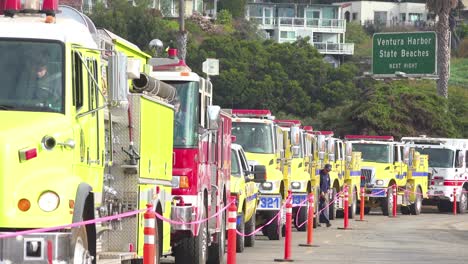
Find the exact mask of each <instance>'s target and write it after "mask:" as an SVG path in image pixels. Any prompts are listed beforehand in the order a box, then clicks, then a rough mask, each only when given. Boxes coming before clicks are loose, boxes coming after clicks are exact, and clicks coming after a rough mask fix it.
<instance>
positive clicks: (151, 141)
mask: <svg viewBox="0 0 468 264" xmlns="http://www.w3.org/2000/svg"><path fill="white" fill-rule="evenodd" d="M6 2H9V3H8V5H5V6H6V7H7V8H6V9H5V10H4V11H5V14H6V15H7V16H9V17H1V18H0V57H1V60H0V79H1V80H2V81H1V89H0V119H1V120H2V121H3V122H2V126H1V128H0V162H1V164H3V165H2V166H1V168H0V195H1V198H0V201H1V202H0V234H11V232H15V231H19V230H30V229H35V228H48V227H55V226H61V225H66V224H71V223H78V222H81V221H84V220H92V219H95V218H96V217H98V216H100V217H104V216H113V215H118V214H120V213H124V212H131V211H133V212H137V210H141V209H144V208H146V204H148V203H150V204H152V205H153V209H154V210H156V211H157V212H158V213H159V214H161V215H164V216H165V217H166V218H170V213H171V178H172V140H173V139H172V134H173V133H172V127H173V119H174V108H173V106H172V105H170V104H168V103H167V100H166V99H168V98H171V97H172V96H173V95H174V93H175V89H174V88H173V87H171V86H169V85H165V84H163V83H161V82H158V81H156V80H154V79H140V77H141V74H143V72H144V69H145V68H147V67H145V65H146V61H147V59H148V58H149V56H148V55H147V54H145V53H143V52H141V51H140V49H138V47H136V46H135V45H133V44H132V43H129V42H128V41H126V40H124V39H122V38H120V37H118V36H116V35H114V34H112V33H111V32H109V31H106V30H96V28H95V27H94V25H93V24H92V22H91V20H90V19H89V18H88V17H86V16H85V15H84V14H82V13H80V12H78V11H76V10H74V9H72V8H70V7H65V6H63V7H60V12H56V8H57V3H56V2H54V1H49V0H46V1H28V4H30V5H29V6H28V7H27V10H22V8H24V7H23V6H21V4H18V5H16V4H15V3H20V1H17V2H16V1H15V0H11V1H10V0H6ZM13 2H14V3H13ZM41 3H42V5H41ZM34 9H36V10H34ZM29 11H32V12H33V13H32V14H24V13H25V12H29ZM37 11H40V13H38V12H37ZM43 13H46V14H48V15H53V14H54V13H57V15H56V17H55V18H54V17H52V16H47V17H46V16H45V15H44V14H43ZM36 60H37V61H36ZM44 68H45V69H46V71H47V73H46V74H44V75H45V76H46V78H49V80H48V81H47V82H42V84H41V85H38V84H37V82H36V81H37V79H38V78H40V77H41V76H39V75H40V74H39V73H38V72H39V70H40V71H43V70H44ZM41 75H42V74H41ZM130 79H133V85H131V88H130V91H131V93H130V94H129V86H128V85H129V84H131V83H132V82H131V80H130ZM145 80H151V81H153V82H157V83H158V85H159V87H160V89H159V90H158V91H156V92H155V91H154V90H152V91H147V90H146V88H145V87H146V82H145ZM171 95H172V96H171ZM12 175H14V177H12ZM143 223H144V219H143V214H135V215H133V216H130V217H125V218H119V219H115V220H113V221H108V222H104V223H96V224H89V225H86V227H85V226H79V227H74V228H69V229H67V228H65V229H63V228H62V229H60V230H55V231H53V232H42V233H41V232H36V233H32V234H27V235H23V236H19V237H12V238H6V239H1V241H0V252H1V253H0V262H1V263H29V262H30V263H96V261H97V262H99V263H101V262H102V263H122V262H123V261H131V260H138V259H141V257H142V250H143V244H144V235H143V228H144V226H143ZM154 227H155V228H156V230H157V232H156V235H155V236H154V237H153V238H151V240H153V239H154V240H155V241H156V244H157V245H160V246H159V248H157V250H156V251H157V252H156V253H157V256H156V257H157V258H158V257H159V255H160V254H165V253H169V252H170V248H169V246H170V241H169V239H170V236H169V235H165V234H169V233H170V226H169V225H168V224H162V222H161V221H156V222H155V226H154Z"/></svg>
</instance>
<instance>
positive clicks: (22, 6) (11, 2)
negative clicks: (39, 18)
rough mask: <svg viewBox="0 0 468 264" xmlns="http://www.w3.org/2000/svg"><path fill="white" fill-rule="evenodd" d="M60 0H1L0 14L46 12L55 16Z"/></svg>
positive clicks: (12, 14)
mask: <svg viewBox="0 0 468 264" xmlns="http://www.w3.org/2000/svg"><path fill="white" fill-rule="evenodd" d="M57 10H58V0H43V1H42V7H41V1H40V0H23V1H22V0H0V15H1V14H3V13H4V14H5V15H6V16H11V17H12V16H14V15H15V14H16V13H20V12H22V13H45V14H47V15H51V16H55V12H56V11H57Z"/></svg>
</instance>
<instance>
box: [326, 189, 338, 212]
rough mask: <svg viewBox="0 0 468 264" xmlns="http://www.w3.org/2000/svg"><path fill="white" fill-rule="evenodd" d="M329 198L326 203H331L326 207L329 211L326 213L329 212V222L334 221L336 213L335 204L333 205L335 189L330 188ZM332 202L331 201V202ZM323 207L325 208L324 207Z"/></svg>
mask: <svg viewBox="0 0 468 264" xmlns="http://www.w3.org/2000/svg"><path fill="white" fill-rule="evenodd" d="M330 197H331V198H330V199H329V201H328V203H331V204H330V207H328V209H329V211H328V212H329V213H328V218H329V219H330V220H335V219H336V211H337V210H336V209H337V208H336V204H335V202H334V200H335V197H336V190H335V188H332V189H331V195H330ZM332 201H333V202H332ZM325 206H326V205H325Z"/></svg>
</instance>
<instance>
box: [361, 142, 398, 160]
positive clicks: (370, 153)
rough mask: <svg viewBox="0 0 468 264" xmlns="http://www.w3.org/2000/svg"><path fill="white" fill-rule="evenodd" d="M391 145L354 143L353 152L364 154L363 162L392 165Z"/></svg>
mask: <svg viewBox="0 0 468 264" xmlns="http://www.w3.org/2000/svg"><path fill="white" fill-rule="evenodd" d="M390 149H391V148H390V145H386V144H365V143H353V151H356V152H361V153H362V161H367V162H381V163H390V162H392V161H391V159H390Z"/></svg>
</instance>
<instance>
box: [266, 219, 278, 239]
mask: <svg viewBox="0 0 468 264" xmlns="http://www.w3.org/2000/svg"><path fill="white" fill-rule="evenodd" d="M264 228H265V229H266V231H265V232H266V235H267V237H268V239H269V240H279V239H280V234H279V232H280V230H279V228H278V219H275V220H273V222H271V224H269V225H267V226H266V227H264Z"/></svg>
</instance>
